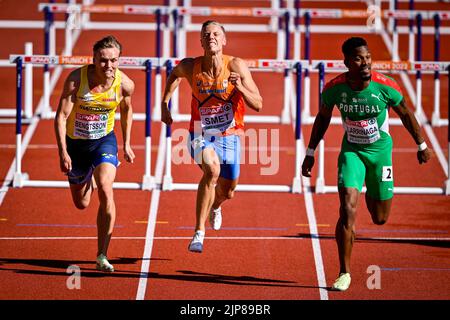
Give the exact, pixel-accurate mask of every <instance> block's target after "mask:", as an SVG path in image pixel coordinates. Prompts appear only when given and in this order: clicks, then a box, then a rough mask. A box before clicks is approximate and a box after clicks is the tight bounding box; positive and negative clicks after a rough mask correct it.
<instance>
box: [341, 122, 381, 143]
mask: <svg viewBox="0 0 450 320" xmlns="http://www.w3.org/2000/svg"><path fill="white" fill-rule="evenodd" d="M344 127H345V131H347V140H348V142H351V143H358V144H369V143H374V142H375V141H377V140H378V139H380V130H379V128H378V124H377V120H376V118H370V119H366V120H359V121H352V120H349V119H348V118H347V119H345V125H344Z"/></svg>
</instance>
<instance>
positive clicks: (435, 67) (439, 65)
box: [312, 61, 450, 195]
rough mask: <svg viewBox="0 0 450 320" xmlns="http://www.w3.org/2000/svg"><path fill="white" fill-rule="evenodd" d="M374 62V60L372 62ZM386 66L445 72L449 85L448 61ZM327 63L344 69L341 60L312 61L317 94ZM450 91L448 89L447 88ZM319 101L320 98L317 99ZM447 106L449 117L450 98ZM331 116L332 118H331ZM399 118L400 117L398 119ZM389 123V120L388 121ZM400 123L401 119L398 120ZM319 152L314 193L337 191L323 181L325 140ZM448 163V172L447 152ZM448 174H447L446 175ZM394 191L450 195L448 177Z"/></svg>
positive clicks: (335, 120) (398, 68)
mask: <svg viewBox="0 0 450 320" xmlns="http://www.w3.org/2000/svg"><path fill="white" fill-rule="evenodd" d="M374 64H376V62H375V63H374ZM385 64H386V66H387V68H385V69H384V70H396V71H397V70H402V71H410V72H417V71H420V72H432V73H435V72H440V73H447V76H448V79H449V85H450V72H449V70H450V61H448V62H439V61H414V62H408V61H403V62H393V63H387V62H385ZM327 65H329V66H330V67H332V68H334V69H337V70H339V69H341V71H342V70H344V69H345V66H344V65H343V63H342V62H341V64H336V62H334V61H331V62H329V61H328V62H327V61H322V62H320V61H318V62H317V61H316V62H313V63H312V67H315V68H318V69H319V74H320V75H321V76H319V94H320V93H321V89H323V83H324V76H325V67H326V66H327ZM449 91H450V90H449ZM319 101H320V100H319ZM448 108H449V117H450V99H449V102H448ZM333 118H334V123H335V124H337V123H341V124H342V120H341V121H338V119H340V118H338V117H333ZM333 118H332V120H333ZM389 120H391V119H389ZM399 120H400V119H399ZM389 123H391V121H389ZM400 123H401V121H400ZM448 144H449V147H450V129H448ZM318 147H319V152H318V167H319V168H318V175H317V177H316V184H315V186H316V188H315V192H316V193H335V192H338V187H337V186H329V185H326V183H325V141H324V139H322V140H321V141H320V143H319V146H318ZM448 156H449V157H448V158H447V160H448V163H447V168H448V170H449V171H447V172H450V152H449V154H448ZM447 176H448V175H447ZM362 191H363V192H365V191H366V187H365V186H364V187H363V189H362ZM394 193H396V194H444V195H450V179H447V180H446V181H445V182H444V183H443V186H442V187H398V186H396V187H394Z"/></svg>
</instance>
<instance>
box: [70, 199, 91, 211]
mask: <svg viewBox="0 0 450 320" xmlns="http://www.w3.org/2000/svg"><path fill="white" fill-rule="evenodd" d="M73 203H74V204H75V207H76V208H77V209H80V210H84V209H86V208H87V207H88V206H89V203H90V199H86V198H81V199H73Z"/></svg>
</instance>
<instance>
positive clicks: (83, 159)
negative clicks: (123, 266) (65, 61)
mask: <svg viewBox="0 0 450 320" xmlns="http://www.w3.org/2000/svg"><path fill="white" fill-rule="evenodd" d="M93 51H94V63H93V64H90V65H86V66H83V67H81V68H78V69H76V70H74V71H72V72H71V73H70V74H69V76H68V77H67V79H66V81H65V84H64V89H63V92H62V95H61V99H60V102H59V105H58V110H57V112H56V118H55V132H56V141H57V144H58V149H59V159H60V167H61V171H62V172H64V173H65V174H66V175H67V177H68V180H69V183H70V190H71V193H72V199H73V202H74V204H75V206H76V207H77V208H78V209H85V208H86V207H87V206H88V205H89V203H90V201H91V194H92V191H93V190H94V185H97V188H98V197H99V202H100V205H99V208H98V215H97V229H98V251H97V261H96V267H97V269H98V270H100V271H104V272H113V271H114V267H113V266H112V265H111V264H110V263H109V261H108V259H107V251H108V247H109V242H110V240H111V235H112V232H113V228H114V221H115V218H116V206H115V202H114V198H113V182H114V179H115V177H116V168H117V166H118V164H119V160H118V148H117V140H116V136H115V134H114V116H115V113H116V109H117V107H119V108H120V116H121V117H120V122H121V127H122V135H123V151H124V158H125V160H126V161H127V162H131V163H132V162H133V160H134V157H135V155H134V153H133V150H132V149H131V143H130V138H131V124H132V116H133V114H132V106H131V95H132V94H133V91H134V83H133V81H132V80H131V79H130V78H128V77H127V75H126V74H125V73H123V72H122V71H120V70H119V69H118V66H119V57H120V54H121V52H122V46H121V44H120V43H119V42H118V41H117V39H116V38H114V37H113V36H107V37H105V38H103V39H101V40H99V41H98V42H97V43H95V45H94V48H93Z"/></svg>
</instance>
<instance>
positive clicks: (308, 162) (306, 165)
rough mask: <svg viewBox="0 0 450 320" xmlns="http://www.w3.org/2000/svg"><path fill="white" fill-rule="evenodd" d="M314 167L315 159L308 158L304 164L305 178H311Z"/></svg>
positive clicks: (303, 172)
mask: <svg viewBox="0 0 450 320" xmlns="http://www.w3.org/2000/svg"><path fill="white" fill-rule="evenodd" d="M313 166H314V157H311V156H306V157H305V160H303V164H302V175H303V176H305V177H311V170H312V168H313Z"/></svg>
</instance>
